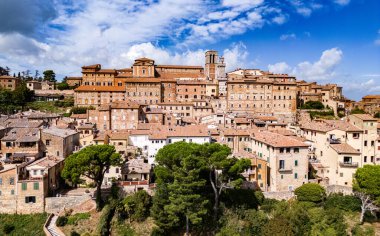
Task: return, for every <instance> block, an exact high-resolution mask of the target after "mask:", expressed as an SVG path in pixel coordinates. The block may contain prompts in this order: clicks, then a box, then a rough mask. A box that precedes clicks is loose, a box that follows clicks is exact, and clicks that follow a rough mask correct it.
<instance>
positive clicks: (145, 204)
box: [123, 190, 152, 221]
mask: <svg viewBox="0 0 380 236" xmlns="http://www.w3.org/2000/svg"><path fill="white" fill-rule="evenodd" d="M123 205H124V210H125V212H126V213H127V215H128V217H129V218H130V219H131V220H136V221H143V220H145V219H146V218H147V217H148V216H149V210H150V207H151V205H152V197H151V196H150V195H149V194H148V193H147V192H146V191H144V190H140V191H137V192H136V193H135V194H133V195H129V196H127V197H126V198H124V200H123Z"/></svg>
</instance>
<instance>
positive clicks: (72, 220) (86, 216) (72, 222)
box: [67, 213, 91, 225]
mask: <svg viewBox="0 0 380 236" xmlns="http://www.w3.org/2000/svg"><path fill="white" fill-rule="evenodd" d="M90 216H91V214H90V213H77V214H75V215H72V216H69V217H68V218H67V224H68V225H76V224H77V223H78V221H80V220H86V219H89V218H90Z"/></svg>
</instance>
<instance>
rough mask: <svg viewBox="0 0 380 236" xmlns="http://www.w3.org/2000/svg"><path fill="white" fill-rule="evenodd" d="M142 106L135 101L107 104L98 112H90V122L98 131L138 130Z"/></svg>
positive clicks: (99, 108)
mask: <svg viewBox="0 0 380 236" xmlns="http://www.w3.org/2000/svg"><path fill="white" fill-rule="evenodd" d="M141 112H142V111H141V108H140V105H139V104H138V103H136V102H134V101H124V102H113V103H105V104H103V105H101V106H100V107H98V108H97V109H96V110H88V121H89V122H91V123H94V124H96V128H97V129H98V130H119V129H121V130H123V129H124V130H125V129H132V128H136V127H137V124H138V123H139V119H140V117H141V116H142V115H141Z"/></svg>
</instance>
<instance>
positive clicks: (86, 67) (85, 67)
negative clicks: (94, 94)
mask: <svg viewBox="0 0 380 236" xmlns="http://www.w3.org/2000/svg"><path fill="white" fill-rule="evenodd" d="M97 68H101V65H100V64H95V65H89V66H82V69H97Z"/></svg>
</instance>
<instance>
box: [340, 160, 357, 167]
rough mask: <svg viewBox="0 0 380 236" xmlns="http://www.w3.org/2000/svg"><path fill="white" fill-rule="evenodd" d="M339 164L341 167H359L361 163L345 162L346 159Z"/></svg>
mask: <svg viewBox="0 0 380 236" xmlns="http://www.w3.org/2000/svg"><path fill="white" fill-rule="evenodd" d="M339 165H340V167H352V168H357V167H358V166H359V163H358V162H344V161H340V162H339Z"/></svg>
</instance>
